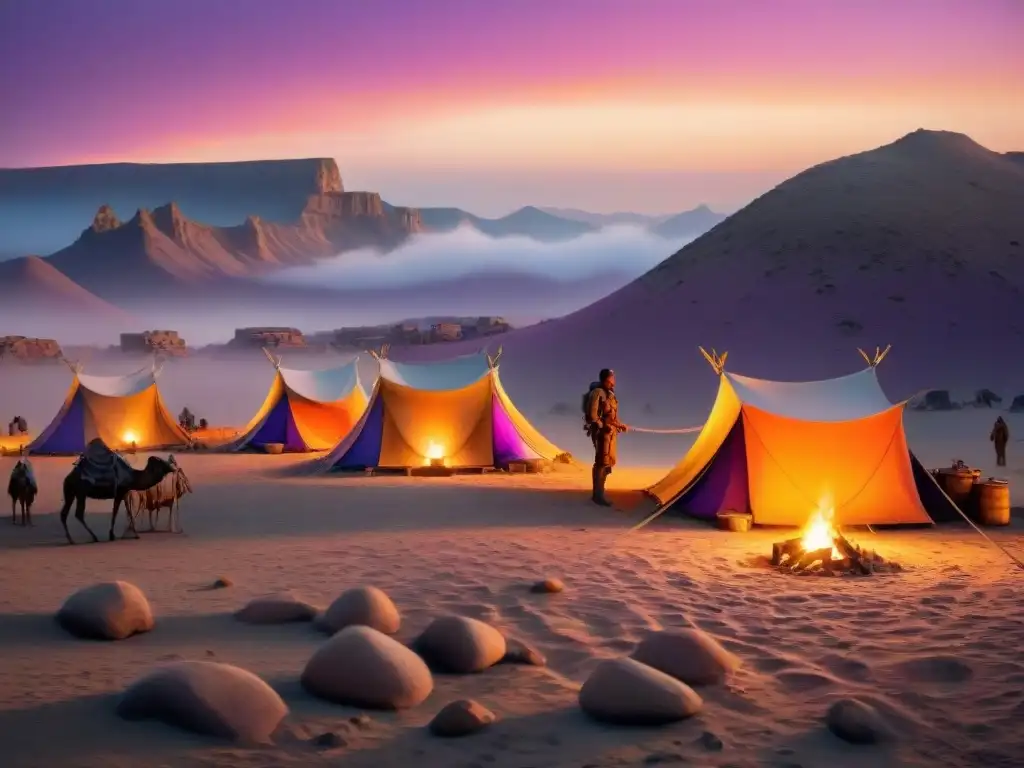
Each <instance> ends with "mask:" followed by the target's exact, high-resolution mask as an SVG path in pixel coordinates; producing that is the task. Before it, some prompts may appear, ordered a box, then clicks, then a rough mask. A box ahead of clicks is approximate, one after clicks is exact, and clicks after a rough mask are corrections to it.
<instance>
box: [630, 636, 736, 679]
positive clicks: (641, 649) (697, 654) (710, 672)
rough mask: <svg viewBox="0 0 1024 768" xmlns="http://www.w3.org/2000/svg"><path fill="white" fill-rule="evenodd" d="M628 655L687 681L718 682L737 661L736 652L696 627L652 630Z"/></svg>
mask: <svg viewBox="0 0 1024 768" xmlns="http://www.w3.org/2000/svg"><path fill="white" fill-rule="evenodd" d="M632 657H633V658H634V659H635V660H636V661H639V662H640V663H641V664H646V665H647V666H649V667H654V668H655V669H657V670H659V671H661V672H664V673H665V674H666V675H670V676H672V677H674V678H675V679H676V680H681V681H682V682H684V683H686V684H687V685H713V684H715V683H720V682H722V680H724V679H725V678H726V676H727V675H729V674H730V673H731V672H733V671H734V670H736V669H737V668H738V667H739V665H740V660H739V659H738V658H737V657H736V656H734V655H733V654H731V653H729V651H727V650H725V648H723V647H722V646H721V644H720V643H719V642H718V641H717V640H715V638H713V637H711V635H709V634H707V633H706V632H703V631H701V630H699V629H674V630H666V631H664V632H652V633H651V634H649V635H648V636H647V637H645V638H644V639H643V640H642V641H641V642H640V644H639V645H637V647H636V649H635V650H634V651H633V654H632Z"/></svg>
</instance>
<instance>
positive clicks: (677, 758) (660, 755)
mask: <svg viewBox="0 0 1024 768" xmlns="http://www.w3.org/2000/svg"><path fill="white" fill-rule="evenodd" d="M681 762H683V756H682V755H680V754H679V753H678V752H652V753H651V754H649V755H648V756H647V757H645V758H644V765H664V764H666V763H681Z"/></svg>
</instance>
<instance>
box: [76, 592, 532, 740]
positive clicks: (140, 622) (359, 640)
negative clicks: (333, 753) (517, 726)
mask: <svg viewBox="0 0 1024 768" xmlns="http://www.w3.org/2000/svg"><path fill="white" fill-rule="evenodd" d="M225 586H226V584H225ZM234 617H235V619H236V620H238V621H240V622H243V623H247V624H255V625H267V624H286V623H292V622H311V623H313V625H314V626H315V627H317V628H318V629H319V630H321V631H323V632H324V633H326V634H328V635H330V639H328V640H327V642H326V643H324V644H323V645H322V646H321V647H320V648H318V649H317V650H316V652H315V653H314V654H313V655H312V656H311V657H310V659H309V661H307V663H306V665H305V668H304V669H303V671H302V674H301V677H300V682H301V684H302V686H303V688H305V690H306V691H308V692H309V693H310V694H312V695H314V696H316V697H318V698H322V699H325V700H327V701H331V702H334V703H337V704H343V705H348V706H356V707H363V708H368V709H379V710H398V709H406V708H409V707H415V706H418V705H419V704H422V703H423V702H424V701H425V700H426V699H427V698H428V697H429V696H430V694H431V693H432V692H433V690H434V678H433V671H439V672H445V673H449V674H474V673H479V672H483V671H484V670H486V669H489V668H490V667H492V666H494V665H495V664H498V663H511V664H530V665H535V666H543V665H544V664H545V659H544V657H543V656H542V655H541V654H540V653H538V652H537V651H536V650H534V649H533V648H530V647H529V646H528V645H526V644H525V643H522V642H519V641H516V640H512V639H507V638H506V637H505V636H504V635H503V634H502V633H501V632H499V631H498V630H497V629H495V628H494V627H492V626H490V625H489V624H486V623H484V622H482V621H477V620H476V619H471V618H467V617H463V616H442V617H439V618H437V619H435V620H434V621H433V622H431V623H430V624H429V625H428V626H427V628H426V629H425V630H424V631H423V633H422V634H420V635H419V637H417V638H416V639H415V640H414V641H413V642H412V643H411V644H410V645H409V646H407V645H403V644H402V643H400V642H399V641H397V640H395V639H394V637H392V636H393V635H395V634H396V633H397V632H398V631H399V629H400V628H401V616H400V614H399V611H398V609H397V607H396V606H395V604H394V603H393V602H392V600H391V599H390V598H389V597H388V596H387V595H386V594H385V593H384V592H382V591H381V590H379V589H377V588H375V587H357V588H354V589H349V590H347V591H345V592H343V593H342V594H341V595H340V596H339V597H338V598H337V599H336V600H335V601H334V602H333V603H331V604H330V605H329V606H328V607H327V608H326V610H321V609H320V607H319V606H317V605H314V604H312V603H310V602H308V601H306V600H304V599H302V598H301V597H299V596H296V595H294V594H290V593H282V594H276V595H268V596H265V597H260V598H256V599H255V600H252V601H250V602H249V603H248V604H246V605H245V606H244V607H242V608H241V609H239V610H238V611H236V612H235V614H234ZM56 619H57V622H58V623H59V624H60V626H61V627H63V628H64V629H65V630H66V631H67V632H69V633H70V634H72V635H74V636H75V637H79V638H84V639H90V640H125V639H127V638H129V637H131V636H133V635H136V634H139V633H143V632H149V631H150V630H152V629H153V628H154V626H155V621H154V618H153V611H152V608H151V606H150V604H149V601H148V600H147V599H146V596H145V595H144V594H143V592H142V591H141V590H140V589H139V588H138V587H136V586H134V585H132V584H129V583H127V582H123V581H115V582H107V583H102V584H95V585H93V586H90V587H86V588H84V589H81V590H79V591H78V592H75V593H74V594H73V595H71V597H69V598H68V599H67V601H65V603H64V605H63V606H62V607H61V608H60V610H59V611H58V612H57V615H56ZM288 711H289V710H288V706H287V704H285V702H284V701H283V700H282V699H281V697H280V695H279V694H278V693H277V692H276V691H275V690H274V689H273V688H271V687H270V686H269V685H267V683H265V682H264V681H263V680H261V679H260V678H259V677H257V676H256V675H254V674H252V673H251V672H248V671H246V670H244V669H241V668H239V667H236V666H233V665H231V664H223V663H218V662H213V661H205V660H204V661H192V660H184V661H175V662H171V663H169V664H165V665H163V666H160V667H158V668H157V669H155V670H153V671H151V672H149V673H148V674H146V675H143V676H142V677H141V678H139V679H138V680H136V681H135V682H134V683H133V684H132V685H130V686H129V687H128V689H127V690H126V691H125V692H124V694H123V695H122V696H121V697H120V699H119V701H118V704H117V714H118V715H120V716H121V717H123V718H125V719H127V720H144V719H155V720H161V721H163V722H166V723H168V724H171V725H174V726H177V727H180V728H183V729H186V730H189V731H193V732H196V733H201V734H205V735H210V736H217V737H221V738H227V739H232V740H236V741H242V742H249V743H267V742H269V741H271V738H272V735H273V733H274V731H275V730H276V729H277V728H278V727H279V726H280V724H281V722H282V720H283V719H284V718H285V716H286V715H287V714H288ZM496 719H497V717H496V715H495V714H494V713H493V712H491V711H490V710H488V709H487V708H486V707H484V706H483V705H481V704H479V703H478V702H475V701H472V700H465V699H463V700H457V701H452V702H450V703H448V704H447V705H445V706H444V707H443V708H442V709H441V710H440V711H439V712H438V713H437V715H436V716H435V717H434V719H433V720H432V721H431V722H430V725H429V729H430V731H431V732H432V733H434V734H435V735H438V736H444V737H456V736H465V735H467V734H469V733H473V732H475V731H478V730H480V729H482V728H485V727H487V726H489V725H490V724H492V723H493V722H495V721H496ZM329 736H331V734H325V737H329ZM323 741H324V744H320V742H319V741H318V742H317V743H318V745H320V746H324V745H325V744H326V745H327V746H330V744H328V742H331V743H333V741H332V740H331V739H330V738H325V739H323Z"/></svg>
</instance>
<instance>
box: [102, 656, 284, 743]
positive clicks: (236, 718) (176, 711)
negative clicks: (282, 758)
mask: <svg viewBox="0 0 1024 768" xmlns="http://www.w3.org/2000/svg"><path fill="white" fill-rule="evenodd" d="M117 714H118V715H119V716H120V717H122V718H124V719H126V720H160V721H163V722H165V723H167V724H169V725H175V726H177V727H179V728H182V729H184V730H188V731H192V732H193V733H200V734H205V735H209V736H218V737H221V738H225V739H231V740H233V741H238V742H249V743H269V742H270V741H271V736H272V734H273V733H274V731H275V729H276V728H277V727H278V725H279V724H280V723H281V721H282V720H283V719H284V717H285V715H287V714H288V707H287V705H286V704H285V703H284V701H283V700H282V699H281V697H280V696H279V695H278V694H277V692H276V691H275V690H274V689H273V688H271V687H270V686H269V685H267V684H266V683H265V682H264V681H263V680H261V679H260V678H259V677H257V676H256V675H254V674H252V673H251V672H248V671H246V670H244V669H241V668H239V667H235V666H232V665H230V664H218V663H216V662H212V661H177V662H173V663H171V664H166V665H164V666H162V667H157V668H156V669H154V670H152V671H150V672H149V673H148V674H146V675H144V676H143V677H141V678H139V679H138V680H137V681H135V682H134V683H133V684H132V685H131V686H130V687H129V688H128V689H127V690H126V691H125V692H124V695H123V696H121V700H120V701H119V702H118V704H117Z"/></svg>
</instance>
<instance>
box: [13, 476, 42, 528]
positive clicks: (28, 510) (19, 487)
mask: <svg viewBox="0 0 1024 768" xmlns="http://www.w3.org/2000/svg"><path fill="white" fill-rule="evenodd" d="M37 492H38V488H36V483H35V480H33V479H32V469H31V468H30V467H29V465H28V464H27V463H26V462H25V461H23V460H19V461H18V463H17V464H15V465H14V469H12V470H11V479H10V480H9V481H8V483H7V495H9V496H10V497H11V522H12V523H13V524H14V525H17V524H18V518H17V514H18V504H21V524H22V525H26V526H32V502H34V501H35V500H36V493H37Z"/></svg>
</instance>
